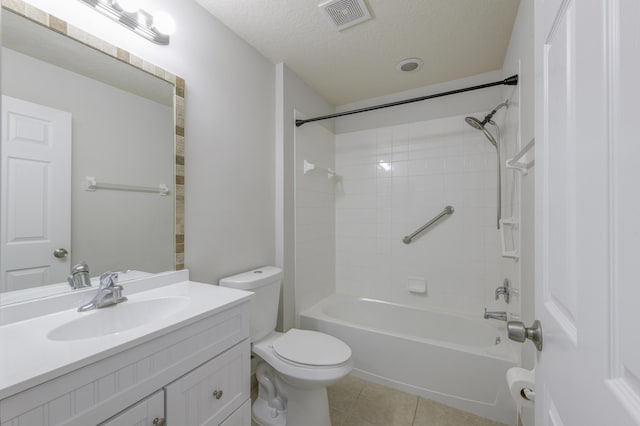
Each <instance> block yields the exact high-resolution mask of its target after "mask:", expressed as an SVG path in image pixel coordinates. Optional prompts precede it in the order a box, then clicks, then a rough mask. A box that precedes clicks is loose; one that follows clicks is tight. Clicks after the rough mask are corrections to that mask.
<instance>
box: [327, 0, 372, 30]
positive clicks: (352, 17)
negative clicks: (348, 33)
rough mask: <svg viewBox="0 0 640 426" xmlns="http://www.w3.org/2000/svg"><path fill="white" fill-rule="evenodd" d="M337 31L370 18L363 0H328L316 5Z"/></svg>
mask: <svg viewBox="0 0 640 426" xmlns="http://www.w3.org/2000/svg"><path fill="white" fill-rule="evenodd" d="M318 7H319V8H321V9H322V10H323V11H324V13H325V14H326V15H327V17H328V18H329V20H330V21H331V23H332V24H333V25H335V27H336V28H337V29H338V31H342V30H344V29H346V28H349V27H352V26H354V25H357V24H359V23H361V22H364V21H368V20H369V19H371V14H370V13H369V9H367V5H366V4H365V3H364V0H329V1H326V2H324V3H322V4H320V5H318Z"/></svg>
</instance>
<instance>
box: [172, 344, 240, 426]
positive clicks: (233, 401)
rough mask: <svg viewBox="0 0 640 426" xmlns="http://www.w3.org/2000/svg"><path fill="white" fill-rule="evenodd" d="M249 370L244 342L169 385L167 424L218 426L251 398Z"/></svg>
mask: <svg viewBox="0 0 640 426" xmlns="http://www.w3.org/2000/svg"><path fill="white" fill-rule="evenodd" d="M249 369H250V352H249V341H248V340H245V341H244V342H241V343H239V344H238V345H236V346H234V347H233V348H231V349H229V350H228V351H227V352H224V353H222V354H221V355H219V356H217V357H216V358H214V359H212V360H211V361H209V362H207V363H205V364H203V365H201V366H200V367H198V368H196V369H195V370H193V371H192V372H190V373H188V374H186V375H185V376H183V377H182V378H180V379H178V380H176V381H175V382H173V383H172V384H170V385H169V386H167V387H166V388H165V392H166V397H167V424H168V425H171V426H176V425H189V426H198V425H207V426H218V425H219V424H220V423H222V421H223V420H224V419H225V418H227V417H228V416H229V415H231V414H232V413H233V412H234V411H235V410H236V409H237V408H238V407H240V406H241V405H242V404H243V403H244V402H245V401H247V400H248V399H249Z"/></svg>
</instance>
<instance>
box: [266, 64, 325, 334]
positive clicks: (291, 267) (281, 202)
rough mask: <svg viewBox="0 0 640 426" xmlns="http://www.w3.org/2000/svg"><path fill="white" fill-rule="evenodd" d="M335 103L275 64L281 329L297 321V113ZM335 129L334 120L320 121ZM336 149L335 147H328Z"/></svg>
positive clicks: (316, 111) (313, 113)
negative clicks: (281, 271) (281, 274)
mask: <svg viewBox="0 0 640 426" xmlns="http://www.w3.org/2000/svg"><path fill="white" fill-rule="evenodd" d="M333 111H334V107H333V105H331V104H329V103H328V102H327V101H326V100H325V99H324V98H323V97H322V96H320V95H319V94H318V93H316V92H315V91H314V90H313V89H312V88H311V87H309V86H308V85H307V84H306V83H305V82H303V81H302V80H301V79H300V78H299V77H298V76H297V75H296V74H295V73H294V72H293V71H291V70H290V69H289V68H288V67H287V66H286V65H284V64H278V65H276V155H275V164H276V179H275V182H276V221H275V224H276V262H277V265H278V266H280V267H282V268H283V269H284V280H283V287H282V297H281V299H280V302H281V303H280V312H279V314H278V329H280V330H288V329H289V328H291V327H293V326H294V324H295V315H296V308H295V278H296V253H295V252H296V248H295V246H296V245H295V243H296V241H295V214H296V208H295V167H296V162H295V143H296V127H295V117H296V114H301V115H304V116H306V117H314V116H317V115H325V114H331V113H332V112H333ZM321 126H323V127H324V128H325V129H327V131H329V132H332V133H333V122H332V121H326V122H323V123H322V124H321ZM327 149H331V150H332V149H333V147H327Z"/></svg>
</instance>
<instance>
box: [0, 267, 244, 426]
mask: <svg viewBox="0 0 640 426" xmlns="http://www.w3.org/2000/svg"><path fill="white" fill-rule="evenodd" d="M123 286H124V295H125V296H126V297H127V298H128V301H126V302H124V303H120V304H117V305H114V306H110V307H106V308H102V309H96V310H93V311H91V312H77V308H78V306H80V305H81V304H82V303H86V302H87V301H88V300H90V299H91V298H92V297H93V295H94V293H95V290H96V289H95V288H90V289H87V290H83V291H81V292H73V293H71V294H64V295H59V296H53V297H48V298H44V299H39V300H34V301H30V302H25V303H23V304H14V305H9V306H4V307H2V308H0V424H2V425H3V426H18V425H19V426H49V425H77V426H87V425H109V426H115V425H118V426H120V425H163V424H164V425H168V426H196V425H224V426H231V425H234V426H235V425H237V426H250V425H251V409H250V381H249V375H250V347H249V340H248V337H249V303H248V301H249V298H250V297H251V293H248V292H244V291H238V290H233V289H229V288H222V287H218V286H215V285H208V284H201V283H195V282H191V281H189V280H188V272H187V271H177V272H168V273H164V274H157V275H154V276H152V277H148V278H141V279H139V280H134V281H129V282H126V283H124V284H123Z"/></svg>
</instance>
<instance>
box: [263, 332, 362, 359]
mask: <svg viewBox="0 0 640 426" xmlns="http://www.w3.org/2000/svg"><path fill="white" fill-rule="evenodd" d="M273 350H274V351H275V352H276V353H277V354H278V355H279V356H281V357H282V358H285V359H287V360H289V361H292V362H297V363H299V364H307V365H321V366H323V365H324V366H327V365H336V364H342V363H344V362H347V361H348V360H349V358H351V348H350V347H349V346H347V344H346V343H344V342H343V341H342V340H339V339H336V338H335V337H333V336H329V335H328V334H324V333H319V332H317V331H309V330H298V329H295V328H292V329H291V330H289V331H287V332H286V333H285V334H283V335H282V336H281V337H279V338H278V339H277V340H276V341H275V342H273Z"/></svg>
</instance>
